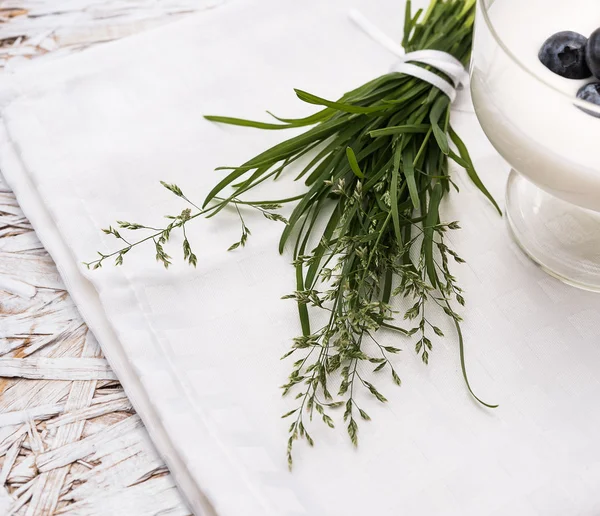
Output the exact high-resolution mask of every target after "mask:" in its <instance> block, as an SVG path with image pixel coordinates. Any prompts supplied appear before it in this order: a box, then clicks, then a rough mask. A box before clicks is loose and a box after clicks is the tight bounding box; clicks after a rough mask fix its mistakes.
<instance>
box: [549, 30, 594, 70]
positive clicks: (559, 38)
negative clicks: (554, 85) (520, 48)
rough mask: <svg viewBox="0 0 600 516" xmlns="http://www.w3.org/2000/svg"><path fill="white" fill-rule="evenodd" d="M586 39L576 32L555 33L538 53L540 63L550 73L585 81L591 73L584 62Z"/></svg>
mask: <svg viewBox="0 0 600 516" xmlns="http://www.w3.org/2000/svg"><path fill="white" fill-rule="evenodd" d="M586 45H587V38H586V37H585V36H582V35H581V34H578V33H577V32H572V31H564V32H557V33H556V34H554V36H550V37H549V38H548V39H547V40H546V42H545V43H544V45H543V46H542V49H541V50H540V53H539V56H538V57H539V58H540V61H541V62H542V63H543V64H544V66H546V68H548V69H549V70H551V71H552V72H554V73H556V74H558V75H560V76H561V77H566V78H567V79H587V78H588V77H591V75H592V73H591V72H590V69H589V68H588V65H587V63H586V61H585V54H586Z"/></svg>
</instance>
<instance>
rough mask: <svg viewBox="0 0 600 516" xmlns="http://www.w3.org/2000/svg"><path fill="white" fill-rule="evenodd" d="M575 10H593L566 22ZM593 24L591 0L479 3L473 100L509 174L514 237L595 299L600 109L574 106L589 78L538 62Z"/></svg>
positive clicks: (599, 269) (599, 258) (598, 285)
mask: <svg viewBox="0 0 600 516" xmlns="http://www.w3.org/2000/svg"><path fill="white" fill-rule="evenodd" d="M578 2H579V3H581V4H582V6H583V7H582V9H583V8H584V7H585V5H584V4H589V6H591V7H589V9H588V11H589V10H590V9H591V10H592V11H593V12H580V13H576V14H573V13H572V11H573V5H572V4H573V3H575V4H576V3H578ZM594 4H595V5H594ZM569 6H571V9H569ZM548 13H550V14H548ZM594 19H595V20H596V21H595V22H594ZM594 23H595V24H598V23H600V2H598V1H597V0H572V1H571V2H564V1H559V0H556V1H554V0H553V1H550V2H549V1H548V0H527V1H526V2H523V1H522V0H478V9H477V19H476V23H475V40H474V47H473V59H472V64H471V93H472V97H473V104H474V107H475V112H476V114H477V117H478V119H479V122H480V123H481V126H482V128H483V130H484V131H485V133H486V135H487V137H488V139H489V140H490V142H491V143H492V145H493V146H494V147H495V148H496V149H497V150H498V152H499V153H500V154H501V155H502V156H503V157H504V159H506V161H508V163H509V164H510V166H511V167H512V171H511V173H510V176H509V180H508V186H507V192H506V218H507V221H508V225H509V227H510V230H511V232H512V235H513V237H514V239H515V240H516V242H517V243H518V245H519V246H520V247H521V249H522V250H523V251H524V252H525V253H526V254H527V255H528V256H529V257H530V258H531V259H532V260H533V261H535V262H536V263H537V264H538V265H539V266H540V267H542V268H543V269H544V270H545V271H547V272H548V273H550V274H551V275H553V276H555V277H557V278H559V279H560V280H562V281H564V282H566V283H569V284H571V285H574V286H577V287H580V288H584V289H587V290H593V291H598V292H600V106H596V105H594V104H591V103H588V102H585V101H582V100H579V99H577V91H578V90H579V88H581V87H582V86H583V85H585V84H586V83H587V82H591V81H592V80H593V79H588V80H584V81H576V80H570V79H565V78H563V77H560V76H558V75H555V74H554V73H552V72H551V71H550V70H548V69H546V68H545V67H544V66H543V65H542V64H541V63H540V61H539V59H538V51H539V49H540V48H541V46H542V44H543V42H544V41H545V40H546V38H547V37H549V36H551V35H552V34H554V33H555V32H558V31H561V30H575V31H578V32H581V33H582V34H584V35H586V36H588V35H589V34H591V32H592V31H593V30H595V29H596V28H598V27H597V26H595V27H594ZM598 82H600V81H598ZM584 110H585V111H584Z"/></svg>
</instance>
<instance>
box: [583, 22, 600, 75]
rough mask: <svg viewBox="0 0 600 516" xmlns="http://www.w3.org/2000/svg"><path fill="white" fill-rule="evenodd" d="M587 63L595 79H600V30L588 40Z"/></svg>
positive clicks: (593, 33)
mask: <svg viewBox="0 0 600 516" xmlns="http://www.w3.org/2000/svg"><path fill="white" fill-rule="evenodd" d="M586 61H587V65H588V67H589V69H590V70H591V71H592V74H594V77H596V78H598V79H600V29H597V30H596V31H594V32H592V35H591V36H590V39H588V43H587V49H586Z"/></svg>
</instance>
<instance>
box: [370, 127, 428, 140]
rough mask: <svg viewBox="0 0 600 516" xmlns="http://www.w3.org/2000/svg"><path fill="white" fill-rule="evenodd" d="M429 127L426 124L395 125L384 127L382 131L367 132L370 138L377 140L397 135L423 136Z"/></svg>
mask: <svg viewBox="0 0 600 516" xmlns="http://www.w3.org/2000/svg"><path fill="white" fill-rule="evenodd" d="M429 129H430V126H429V125H427V124H407V125H397V126H395V127H386V128H384V129H375V130H374V131H370V132H369V136H371V137H372V138H379V137H381V136H396V135H399V134H423V133H426V132H428V131H429Z"/></svg>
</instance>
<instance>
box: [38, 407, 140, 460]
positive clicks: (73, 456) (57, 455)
mask: <svg viewBox="0 0 600 516" xmlns="http://www.w3.org/2000/svg"><path fill="white" fill-rule="evenodd" d="M142 426H143V425H142V420H141V419H140V418H139V416H137V415H133V416H130V417H128V418H127V419H124V420H123V421H121V422H119V423H117V424H115V425H112V426H110V427H108V428H105V429H104V430H101V431H100V432H98V433H97V434H94V435H92V436H89V437H86V438H85V439H82V440H81V441H77V442H75V443H70V444H66V445H65V446H61V447H60V448H57V449H54V450H49V451H47V452H45V453H42V454H40V455H39V456H38V457H37V459H36V461H35V462H36V465H37V467H38V470H39V471H42V472H43V471H50V470H51V469H54V468H59V467H61V466H65V465H67V464H69V463H71V462H74V461H76V460H78V459H84V458H86V457H89V456H90V455H93V454H98V453H102V447H103V446H104V445H107V446H111V445H112V446H114V443H115V442H117V443H118V442H122V441H123V440H124V439H126V438H127V434H128V433H129V432H131V431H133V430H136V429H139V428H141V427H142Z"/></svg>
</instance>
